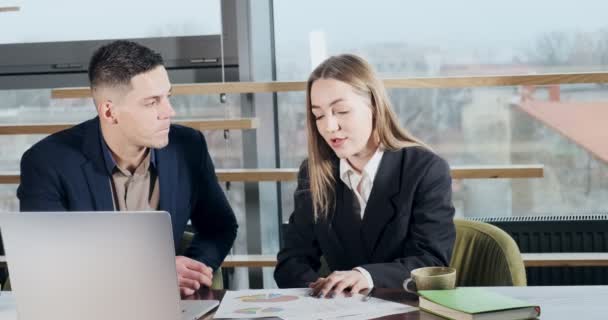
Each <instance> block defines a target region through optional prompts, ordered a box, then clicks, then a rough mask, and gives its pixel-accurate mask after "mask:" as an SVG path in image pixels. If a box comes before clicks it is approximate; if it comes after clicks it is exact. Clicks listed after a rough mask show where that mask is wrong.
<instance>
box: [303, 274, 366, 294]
mask: <svg viewBox="0 0 608 320" xmlns="http://www.w3.org/2000/svg"><path fill="white" fill-rule="evenodd" d="M309 287H310V288H311V289H312V291H311V293H310V295H311V296H314V297H318V298H323V297H326V298H333V297H335V296H336V295H338V294H341V293H343V292H344V291H346V290H349V291H348V292H347V294H348V295H352V294H355V293H359V292H361V291H363V290H366V289H369V284H368V283H367V279H365V276H363V274H362V273H361V272H359V271H357V270H350V271H334V272H332V273H331V274H330V275H329V276H328V277H327V278H319V279H317V281H315V282H313V283H311V284H310V286H309Z"/></svg>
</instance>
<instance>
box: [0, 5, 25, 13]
mask: <svg viewBox="0 0 608 320" xmlns="http://www.w3.org/2000/svg"><path fill="white" fill-rule="evenodd" d="M19 10H21V7H17V6H13V7H0V12H16V11H19Z"/></svg>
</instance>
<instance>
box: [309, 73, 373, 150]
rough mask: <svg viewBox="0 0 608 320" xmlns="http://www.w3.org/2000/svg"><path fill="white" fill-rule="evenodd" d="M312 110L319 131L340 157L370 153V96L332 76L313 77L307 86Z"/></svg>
mask: <svg viewBox="0 0 608 320" xmlns="http://www.w3.org/2000/svg"><path fill="white" fill-rule="evenodd" d="M310 100H311V105H312V114H313V116H314V121H315V122H316V124H317V129H318V130H319V133H320V134H321V136H322V137H323V139H324V140H325V142H327V144H328V145H329V146H330V147H331V148H332V149H333V150H334V152H335V153H336V155H337V156H338V157H339V158H341V159H350V158H352V157H357V156H360V155H361V154H366V155H367V154H370V153H373V152H374V151H375V149H376V147H377V146H375V145H374V143H373V141H372V140H373V139H370V138H371V136H372V130H373V117H372V108H371V105H370V103H371V101H370V98H366V97H363V96H361V95H360V94H358V93H357V92H356V91H355V90H354V88H353V87H352V86H350V85H349V84H347V83H344V82H341V81H338V80H334V79H318V80H315V81H314V82H313V84H312V87H311V89H310Z"/></svg>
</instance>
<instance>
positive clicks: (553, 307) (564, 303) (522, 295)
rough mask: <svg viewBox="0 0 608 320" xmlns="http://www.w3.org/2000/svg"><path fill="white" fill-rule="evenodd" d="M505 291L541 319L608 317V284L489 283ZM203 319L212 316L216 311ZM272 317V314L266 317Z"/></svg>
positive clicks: (422, 319)
mask: <svg viewBox="0 0 608 320" xmlns="http://www.w3.org/2000/svg"><path fill="white" fill-rule="evenodd" d="M487 289H489V290H493V291H496V292H499V293H502V294H506V295H509V296H511V297H514V298H518V299H523V300H526V301H529V302H530V303H534V304H538V305H540V307H541V317H540V319H541V320H561V319H563V320H566V319H568V320H571V319H576V320H595V319H598V320H599V319H602V320H605V319H608V286H559V287H557V286H554V287H488V288H487ZM223 295H224V291H221V290H208V289H202V290H201V291H200V292H198V293H197V294H196V295H195V296H192V297H189V299H217V300H221V298H222V297H223ZM376 296H377V297H378V298H383V299H387V300H391V301H397V302H401V303H405V304H408V305H413V306H417V304H418V301H417V298H416V297H415V296H412V295H409V294H407V293H405V292H404V291H403V290H392V289H380V290H377V295H376ZM202 319H205V320H208V319H209V320H210V319H212V315H207V316H206V317H203V318H202ZM264 319H269V318H264ZM378 319H382V320H436V319H437V320H440V319H442V318H439V317H437V316H434V315H431V314H429V313H426V312H423V311H414V312H410V313H404V314H399V315H393V316H387V317H382V318H378Z"/></svg>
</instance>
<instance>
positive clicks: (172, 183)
mask: <svg viewBox="0 0 608 320" xmlns="http://www.w3.org/2000/svg"><path fill="white" fill-rule="evenodd" d="M100 135H101V130H100V124H99V119H98V118H95V119H91V120H88V121H86V122H83V123H81V124H79V125H77V126H75V127H73V128H70V129H67V130H64V131H61V132H58V133H55V134H53V135H50V136H48V137H46V138H45V139H43V140H42V141H40V142H38V143H36V144H35V145H34V146H33V147H31V148H30V149H29V150H28V151H26V152H25V153H24V154H23V157H22V158H21V184H20V185H19V188H18V189H17V196H18V197H19V201H20V203H19V204H20V209H21V211H113V210H114V203H113V200H112V187H111V182H110V175H109V173H108V170H107V169H106V167H105V162H104V155H103V149H102V145H101V143H102V142H101V141H102V140H101V136H100ZM154 152H156V154H155V158H156V159H155V161H156V169H157V172H158V179H159V188H160V203H159V207H160V210H163V211H167V212H169V214H170V215H171V223H172V226H173V239H174V242H175V244H176V246H178V245H179V244H180V239H181V237H182V234H183V233H184V230H185V228H186V224H187V222H188V220H191V222H192V226H193V227H194V230H195V236H194V239H193V241H192V243H191V245H190V247H189V248H188V250H187V251H186V256H189V257H191V258H193V259H196V260H198V261H201V262H203V263H205V264H206V265H208V266H209V267H211V268H213V269H214V270H215V269H217V268H218V267H219V266H220V265H221V263H222V261H223V260H224V258H225V257H226V255H227V254H228V251H229V250H230V248H231V247H232V244H233V242H234V239H235V238H236V232H237V227H238V226H237V222H236V218H235V216H234V213H233V211H232V209H231V207H230V204H229V203H228V200H227V199H226V196H225V195H224V192H223V191H222V189H221V188H220V186H219V184H218V181H217V177H216V175H215V169H214V166H213V163H212V161H211V157H210V156H209V152H208V151H207V144H206V142H205V138H204V137H203V135H202V134H201V133H200V132H199V131H196V130H194V129H191V128H187V127H183V126H179V125H171V129H170V130H169V144H168V145H167V146H166V147H164V148H162V149H156V150H154ZM108 232H111V231H110V230H108Z"/></svg>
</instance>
